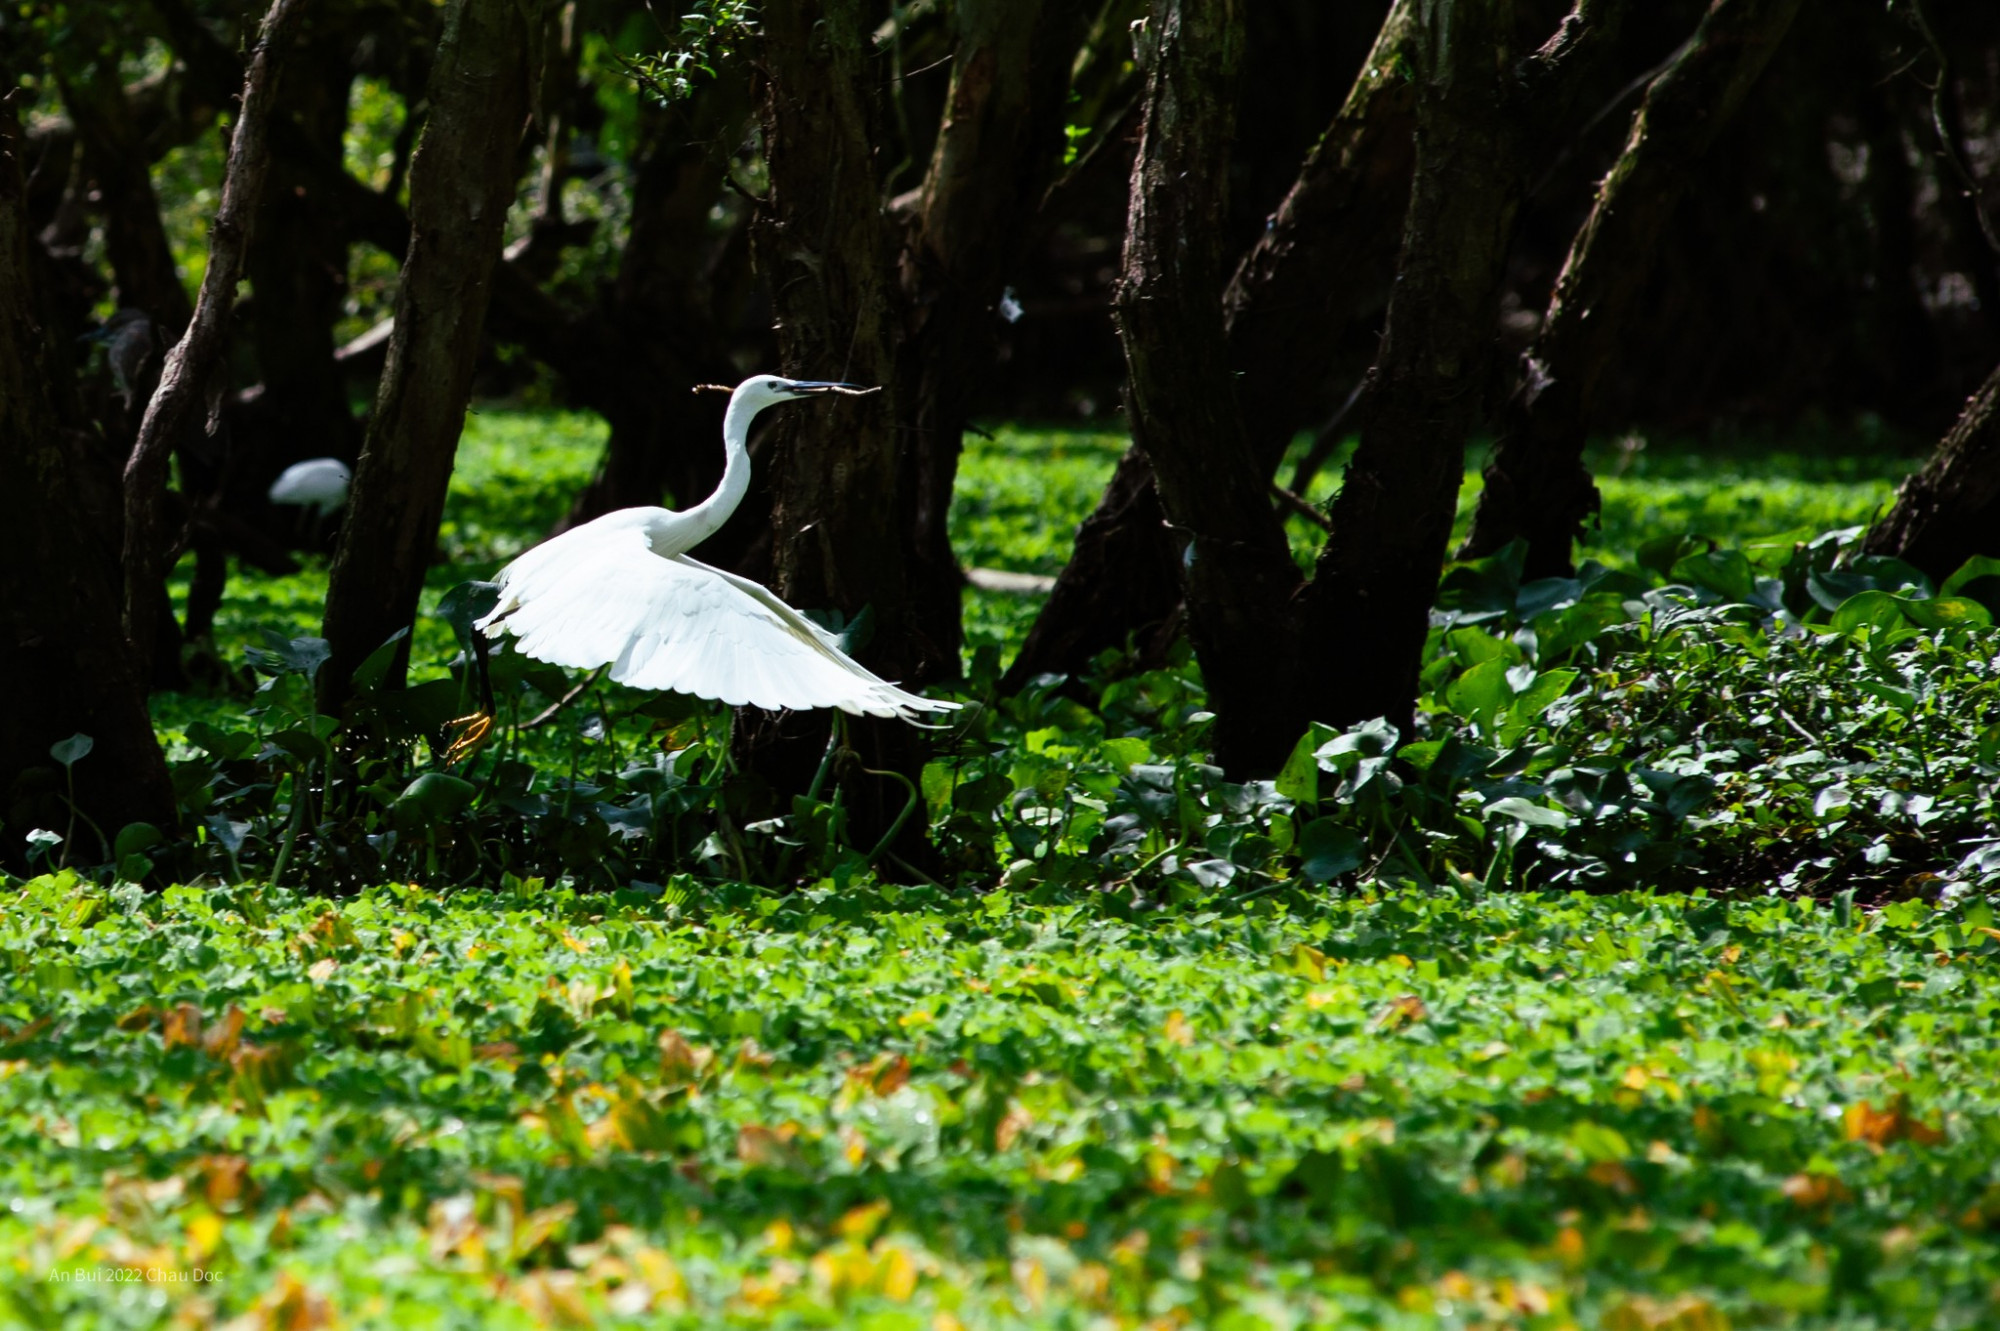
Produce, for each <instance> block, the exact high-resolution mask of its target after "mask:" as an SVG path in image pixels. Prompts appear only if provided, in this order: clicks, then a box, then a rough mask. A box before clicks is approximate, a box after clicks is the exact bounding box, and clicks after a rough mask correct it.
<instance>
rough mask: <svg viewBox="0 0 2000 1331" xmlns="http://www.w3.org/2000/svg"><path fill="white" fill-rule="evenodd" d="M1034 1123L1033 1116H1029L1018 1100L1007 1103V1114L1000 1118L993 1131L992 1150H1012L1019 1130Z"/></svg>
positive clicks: (1018, 1135)
mask: <svg viewBox="0 0 2000 1331" xmlns="http://www.w3.org/2000/svg"><path fill="white" fill-rule="evenodd" d="M1034 1121H1035V1116H1034V1115H1033V1114H1030V1113H1029V1112H1028V1111H1027V1108H1026V1107H1025V1106H1023V1105H1022V1103H1021V1102H1020V1101H1019V1100H1010V1101H1008V1102H1007V1112H1006V1113H1005V1114H1004V1115H1002V1116H1001V1119H1000V1122H999V1123H998V1124H996V1125H995V1126H994V1129H993V1149H994V1150H996V1151H1006V1150H1011V1149H1013V1146H1014V1142H1015V1141H1016V1140H1017V1139H1018V1138H1019V1137H1020V1135H1021V1130H1022V1129H1023V1128H1026V1127H1028V1126H1030V1125H1031V1124H1033V1123H1034Z"/></svg>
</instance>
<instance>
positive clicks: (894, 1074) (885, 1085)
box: [868, 1054, 910, 1095]
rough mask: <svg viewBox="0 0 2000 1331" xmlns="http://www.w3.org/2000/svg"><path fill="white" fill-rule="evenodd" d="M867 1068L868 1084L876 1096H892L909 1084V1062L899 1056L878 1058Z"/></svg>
mask: <svg viewBox="0 0 2000 1331" xmlns="http://www.w3.org/2000/svg"><path fill="white" fill-rule="evenodd" d="M869 1067H870V1072H869V1078H868V1079H869V1084H870V1085H871V1086H873V1088H874V1090H875V1094H877V1095H894V1094H895V1093H896V1092H897V1091H899V1090H901V1089H902V1088H903V1087H904V1086H906V1085H908V1084H909V1080H910V1060H909V1059H907V1058H905V1057H904V1056H903V1055H901V1054H897V1055H896V1056H895V1057H894V1058H888V1057H886V1056H885V1057H878V1058H877V1059H875V1061H874V1062H873V1063H871V1064H870V1065H869Z"/></svg>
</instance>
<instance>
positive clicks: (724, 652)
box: [479, 510, 957, 718]
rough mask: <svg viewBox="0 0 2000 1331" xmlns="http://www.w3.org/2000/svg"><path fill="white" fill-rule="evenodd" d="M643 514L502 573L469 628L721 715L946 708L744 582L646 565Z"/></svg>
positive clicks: (655, 561) (690, 566) (534, 554)
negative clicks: (710, 704) (727, 711)
mask: <svg viewBox="0 0 2000 1331" xmlns="http://www.w3.org/2000/svg"><path fill="white" fill-rule="evenodd" d="M653 512H663V511H662V510H628V511H627V512H623V513H614V514H610V515H608V516H607V517H606V518H601V519H599V520H598V521H596V522H592V523H588V524H586V525H584V526H582V527H578V528H575V529H574V530H572V531H569V532H566V533H564V534H563V535H562V536H559V537H557V538H555V539H554V540H552V541H549V542H546V543H545V544H543V545H541V546H538V547H537V548H536V549H534V550H530V551H529V552H527V553H526V554H524V555H522V556H521V557H520V558H519V559H517V560H515V561H514V562H513V563H512V564H510V565H508V566H507V567H506V568H505V569H503V570H502V571H501V573H500V575H499V579H498V580H499V582H500V586H501V595H500V602H499V604H498V605H497V606H496V607H495V608H494V611H493V613H492V614H490V615H488V616H487V617H486V618H484V619H482V620H481V621H480V623H479V627H480V628H481V629H482V630H483V631H485V632H486V633H487V634H488V636H492V637H498V636H500V635H501V634H503V633H512V634H513V635H514V636H515V637H516V638H517V639H518V640H519V645H520V649H521V651H522V652H524V653H525V654H527V655H528V656H530V657H533V658H534V659H536V660H539V661H547V662H549V663H551V664H554V665H563V666H572V667H576V668H580V669H589V668H593V667H596V666H600V665H605V664H607V663H609V665H610V667H611V670H610V674H611V678H612V679H614V680H617V681H619V682H620V683H624V684H630V685H632V686H634V687H636V688H643V689H662V690H673V691H674V692H678V693H688V694H693V695H694V696H696V697H701V698H714V699H718V700H720V701H722V702H726V703H729V704H731V705H732V706H741V705H743V704H745V703H751V704H755V705H756V706H759V707H766V708H771V709H780V708H789V709H795V710H797V709H805V708H811V707H838V708H841V709H842V710H844V711H848V712H853V713H856V714H867V715H871V716H900V717H905V718H910V717H913V716H914V715H916V714H919V713H923V712H932V711H944V710H948V709H950V708H953V707H955V706H956V705H957V704H955V703H949V702H940V701H936V700H933V699H928V698H923V697H919V696H918V695H916V694H913V693H909V692H906V691H905V690H903V689H899V688H897V687H896V686H895V685H893V684H891V683H889V682H888V681H886V680H884V679H881V678H880V677H878V676H877V675H875V674H873V673H872V672H870V671H869V670H868V669H867V668H866V667H864V666H862V665H861V664H860V663H859V662H856V661H854V660H853V659H851V658H850V657H848V656H847V655H846V654H844V653H843V652H841V651H840V649H839V646H838V639H836V638H835V637H834V636H833V635H832V634H830V633H828V632H826V630H824V629H822V628H820V627H819V626H818V625H816V624H814V623H813V622H812V621H810V620H808V619H806V618H805V617H804V616H803V615H801V614H799V613H798V612H797V611H796V610H793V609H792V608H791V607H790V606H788V605H786V604H785V603H784V602H783V601H781V600H779V599H778V598H777V597H776V596H774V595H772V594H771V593H770V592H769V591H768V590H766V589H765V588H763V587H760V586H758V585H757V584H756V583H754V582H751V581H750V580H749V579H747V578H740V577H737V576H736V575H734V574H731V573H725V572H723V571H722V570H721V569H717V568H712V567H710V566H709V565H707V564H703V563H701V562H700V561H698V560H694V559H690V558H688V557H687V556H686V555H680V554H674V555H664V556H663V555H661V554H659V553H657V552H656V551H655V550H654V549H653V547H652V545H651V544H650V543H649V540H648V537H647V532H646V529H645V522H646V520H647V517H648V515H649V514H651V513H653Z"/></svg>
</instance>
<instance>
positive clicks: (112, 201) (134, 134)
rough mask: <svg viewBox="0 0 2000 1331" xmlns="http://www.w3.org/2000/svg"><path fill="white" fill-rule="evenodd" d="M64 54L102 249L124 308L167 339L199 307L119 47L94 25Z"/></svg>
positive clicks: (81, 29)
mask: <svg viewBox="0 0 2000 1331" xmlns="http://www.w3.org/2000/svg"><path fill="white" fill-rule="evenodd" d="M71 42H73V43H74V45H73V46H72V47H71V48H70V49H67V50H64V51H63V52H61V53H60V54H59V58H58V63H57V70H58V77H59V79H60V81H61V84H62V92H63V102H64V105H66V106H67V107H68V108H69V113H70V118H71V119H72V120H73V121H74V122H75V124H76V130H77V137H78V140H79V141H80V142H81V144H82V146H83V164H84V169H85V170H86V171H87V172H88V173H89V175H90V176H91V178H93V179H94V180H96V182H97V188H98V196H99V197H98V200H97V202H96V207H97V209H98V210H99V212H100V213H101V214H102V216H103V218H104V248H105V252H106V255H107V257H108V258H109V259H110V260H111V270H112V272H113V273H114V274H115V275H116V276H117V280H118V303H119V305H120V306H121V307H129V308H132V309H139V310H144V311H145V312H146V314H147V315H148V316H149V317H151V319H152V320H153V323H154V324H155V325H156V326H157V327H158V328H159V329H160V331H161V333H162V334H163V335H164V336H165V340H166V341H167V342H168V343H171V342H173V341H174V340H175V339H176V338H178V337H179V336H180V335H181V330H182V329H184V328H186V327H187V323H188V319H189V318H190V317H191V316H192V314H193V312H194V307H193V305H192V303H191V302H190V301H189V300H188V295H187V288H185V287H183V286H182V285H181V279H180V273H179V272H178V271H177V270H176V269H175V267H174V254H173V248H172V246H170V245H169V244H168V243H167V231H166V227H165V226H164V225H163V224H162V223H161V221H160V204H159V200H158V198H157V197H155V195H154V193H153V179H152V174H151V172H150V170H149V169H148V168H149V166H150V164H151V160H152V159H151V157H150V155H149V154H148V153H147V152H146V150H145V146H144V140H145V135H144V131H143V130H142V129H141V128H140V126H139V125H138V124H136V123H135V122H134V120H133V117H132V115H131V108H130V106H129V105H128V103H127V101H126V97H125V85H124V84H123V83H122V82H121V81H120V80H119V77H118V55H117V53H118V51H119V49H120V46H119V45H118V43H116V42H115V41H113V39H112V38H111V37H110V35H109V34H107V33H104V32H101V31H99V30H98V29H97V28H96V27H95V26H94V25H92V24H89V23H83V24H79V25H78V26H77V27H76V29H75V30H74V32H73V34H72V36H71Z"/></svg>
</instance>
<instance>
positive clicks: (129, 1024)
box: [118, 1003, 160, 1031]
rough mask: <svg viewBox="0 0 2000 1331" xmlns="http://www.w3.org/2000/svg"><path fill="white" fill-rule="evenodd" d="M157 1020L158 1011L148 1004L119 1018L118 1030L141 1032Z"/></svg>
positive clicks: (158, 1016)
mask: <svg viewBox="0 0 2000 1331" xmlns="http://www.w3.org/2000/svg"><path fill="white" fill-rule="evenodd" d="M159 1019H160V1010H159V1009H158V1008H156V1007H154V1006H153V1005H152V1004H150V1003H149V1004H147V1005H146V1006H145V1007H140V1008H134V1009H133V1010H132V1011H130V1012H127V1013H126V1014H125V1015H124V1016H122V1017H120V1018H119V1019H118V1029H119V1030H121V1031H143V1030H145V1029H146V1028H147V1027H148V1026H151V1025H152V1024H153V1023H154V1022H156V1021H158V1020H159Z"/></svg>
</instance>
